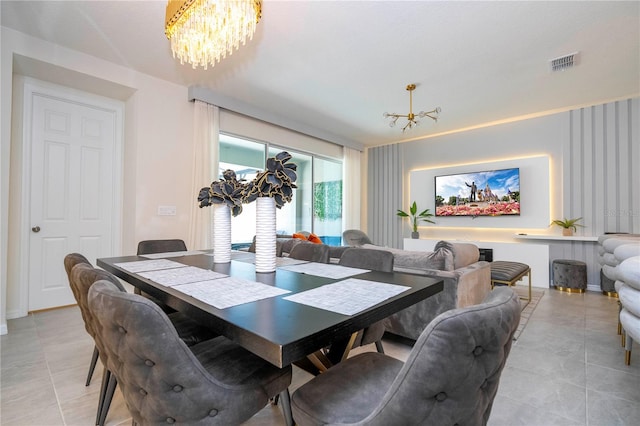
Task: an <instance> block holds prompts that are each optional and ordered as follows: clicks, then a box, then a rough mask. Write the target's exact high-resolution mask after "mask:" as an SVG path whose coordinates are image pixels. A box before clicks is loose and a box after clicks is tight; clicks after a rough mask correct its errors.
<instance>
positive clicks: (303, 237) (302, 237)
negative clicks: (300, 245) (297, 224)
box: [292, 232, 307, 241]
mask: <svg viewBox="0 0 640 426" xmlns="http://www.w3.org/2000/svg"><path fill="white" fill-rule="evenodd" d="M292 237H293V238H297V239H299V240H305V241H307V237H306V235H303V234H299V233H297V232H296V233H294V234H293V235H292Z"/></svg>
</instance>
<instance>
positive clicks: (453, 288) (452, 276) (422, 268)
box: [360, 241, 491, 340]
mask: <svg viewBox="0 0 640 426" xmlns="http://www.w3.org/2000/svg"><path fill="white" fill-rule="evenodd" d="M360 247H363V248H370V249H378V250H386V251H390V252H392V253H393V254H394V270H396V271H400V272H409V273H414V274H421V275H425V276H427V277H433V278H441V279H443V280H444V290H443V291H442V292H441V293H438V294H437V295H435V296H432V297H430V298H428V299H426V300H423V301H422V302H419V303H417V304H415V305H413V306H410V307H409V308H407V309H404V310H402V311H400V312H398V313H396V314H394V315H392V316H390V317H388V318H386V319H385V320H384V324H385V329H386V331H387V332H389V333H393V334H396V335H399V336H402V337H405V338H409V339H413V340H416V339H417V338H418V337H419V336H420V333H421V332H422V330H424V328H425V327H426V326H427V324H429V323H430V322H431V320H433V319H434V318H435V317H436V316H438V315H439V314H441V313H442V312H445V311H448V310H450V309H455V308H462V307H465V306H470V305H475V304H478V303H482V301H483V300H484V298H485V297H486V295H487V294H489V292H490V291H491V264H490V263H489V262H485V261H479V260H478V259H479V257H480V253H479V250H478V247H476V246H475V245H473V244H466V243H450V242H447V241H440V242H438V243H437V244H436V246H435V247H434V251H432V252H429V251H408V250H401V249H393V248H388V247H381V246H376V245H372V244H364V245H362V246H360Z"/></svg>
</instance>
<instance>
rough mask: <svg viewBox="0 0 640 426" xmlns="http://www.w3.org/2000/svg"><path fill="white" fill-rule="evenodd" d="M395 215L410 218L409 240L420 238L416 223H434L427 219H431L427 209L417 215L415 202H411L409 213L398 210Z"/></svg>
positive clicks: (431, 215)
mask: <svg viewBox="0 0 640 426" xmlns="http://www.w3.org/2000/svg"><path fill="white" fill-rule="evenodd" d="M396 214H397V215H398V216H400V217H410V218H411V230H412V232H411V238H413V239H417V238H420V233H419V232H418V221H423V222H429V223H435V222H434V221H432V220H430V219H429V218H430V217H433V214H431V212H430V211H429V209H426V210H423V211H422V212H420V214H418V206H417V205H416V202H415V201H414V202H413V204H411V207H410V208H409V213H407V212H404V211H402V210H398V212H397V213H396Z"/></svg>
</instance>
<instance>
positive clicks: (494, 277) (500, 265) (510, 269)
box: [491, 260, 531, 301]
mask: <svg viewBox="0 0 640 426" xmlns="http://www.w3.org/2000/svg"><path fill="white" fill-rule="evenodd" d="M525 275H527V276H528V277H529V298H528V299H525V300H528V301H531V268H530V267H529V265H525V264H524V263H520V262H508V261H504V260H496V261H495V262H491V288H493V287H494V285H495V284H506V285H508V286H510V287H511V286H514V285H516V282H518V281H520V280H521V279H522V278H523V277H524V276H525ZM523 299H524V298H523Z"/></svg>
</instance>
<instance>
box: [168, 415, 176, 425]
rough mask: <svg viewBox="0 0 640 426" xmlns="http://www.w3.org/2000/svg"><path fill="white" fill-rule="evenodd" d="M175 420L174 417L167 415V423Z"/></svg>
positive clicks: (172, 422)
mask: <svg viewBox="0 0 640 426" xmlns="http://www.w3.org/2000/svg"><path fill="white" fill-rule="evenodd" d="M175 422H176V419H174V418H173V417H167V423H169V424H170V425H172V424H174V423H175Z"/></svg>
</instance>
